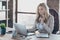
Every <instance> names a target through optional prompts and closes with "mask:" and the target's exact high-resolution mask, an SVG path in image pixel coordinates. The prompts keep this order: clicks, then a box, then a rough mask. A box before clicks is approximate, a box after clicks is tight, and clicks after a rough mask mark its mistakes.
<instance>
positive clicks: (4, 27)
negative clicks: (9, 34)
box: [0, 23, 6, 35]
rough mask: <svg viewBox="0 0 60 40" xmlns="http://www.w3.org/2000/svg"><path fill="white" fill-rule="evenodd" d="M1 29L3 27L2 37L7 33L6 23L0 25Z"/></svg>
mask: <svg viewBox="0 0 60 40" xmlns="http://www.w3.org/2000/svg"><path fill="white" fill-rule="evenodd" d="M0 27H1V35H4V34H5V33H6V26H5V23H1V24H0Z"/></svg>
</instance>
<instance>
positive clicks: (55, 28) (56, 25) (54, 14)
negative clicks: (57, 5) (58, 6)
mask: <svg viewBox="0 0 60 40" xmlns="http://www.w3.org/2000/svg"><path fill="white" fill-rule="evenodd" d="M49 12H50V14H51V15H53V16H54V29H53V32H52V34H56V33H57V31H58V30H59V17H58V13H57V12H56V11H55V10H54V9H49Z"/></svg>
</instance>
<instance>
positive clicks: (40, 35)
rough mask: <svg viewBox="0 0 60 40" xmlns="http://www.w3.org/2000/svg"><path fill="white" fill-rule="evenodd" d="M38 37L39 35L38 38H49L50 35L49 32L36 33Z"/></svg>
mask: <svg viewBox="0 0 60 40" xmlns="http://www.w3.org/2000/svg"><path fill="white" fill-rule="evenodd" d="M36 37H38V38H49V35H48V34H47V33H40V34H36Z"/></svg>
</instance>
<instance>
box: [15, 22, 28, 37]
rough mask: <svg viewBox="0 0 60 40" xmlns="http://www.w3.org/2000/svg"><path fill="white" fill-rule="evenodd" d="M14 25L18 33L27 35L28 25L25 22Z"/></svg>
mask: <svg viewBox="0 0 60 40" xmlns="http://www.w3.org/2000/svg"><path fill="white" fill-rule="evenodd" d="M14 27H15V30H16V31H17V33H19V34H21V35H25V36H26V35H27V29H26V26H25V25H23V24H18V23H14Z"/></svg>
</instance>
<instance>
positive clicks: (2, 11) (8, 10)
mask: <svg viewBox="0 0 60 40" xmlns="http://www.w3.org/2000/svg"><path fill="white" fill-rule="evenodd" d="M3 11H7V9H5V10H0V12H3ZM8 11H9V9H8Z"/></svg>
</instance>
